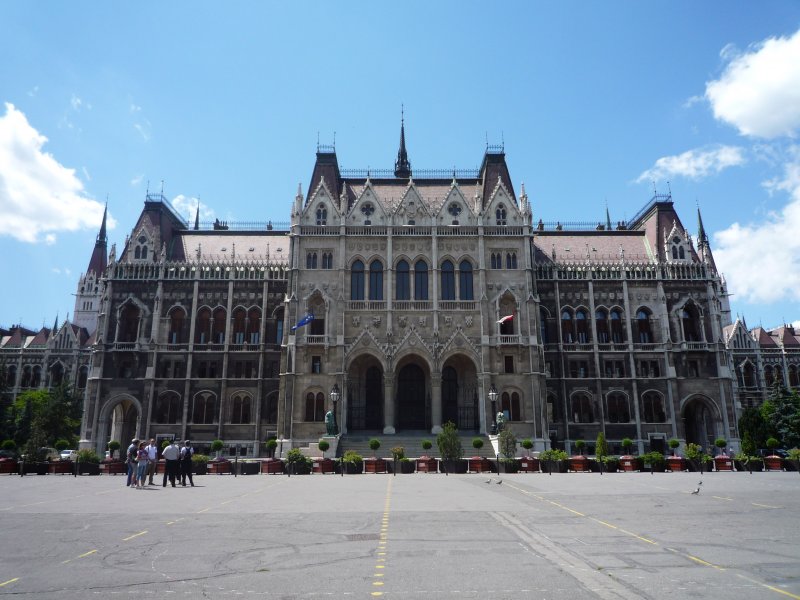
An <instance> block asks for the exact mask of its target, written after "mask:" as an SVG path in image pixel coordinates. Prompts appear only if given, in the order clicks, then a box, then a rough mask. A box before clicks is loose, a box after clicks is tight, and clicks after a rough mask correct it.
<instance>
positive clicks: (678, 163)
mask: <svg viewBox="0 0 800 600" xmlns="http://www.w3.org/2000/svg"><path fill="white" fill-rule="evenodd" d="M744 162H745V158H744V153H743V151H742V149H741V148H738V147H736V146H715V147H713V148H705V149H704V148H695V149H694V150H687V151H686V152H684V153H683V154H678V155H677V156H663V157H661V158H659V159H658V160H657V161H656V162H655V164H654V165H653V166H652V167H651V168H649V169H648V170H646V171H645V172H644V173H642V174H641V175H639V177H638V179H637V180H636V182H637V183H641V182H643V181H651V180H655V181H658V180H663V179H669V178H671V177H686V178H688V179H695V180H696V179H702V178H704V177H708V176H709V175H716V174H717V173H719V172H720V171H722V170H724V169H727V168H728V167H735V166H738V165H741V164H744Z"/></svg>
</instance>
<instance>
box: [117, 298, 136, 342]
mask: <svg viewBox="0 0 800 600" xmlns="http://www.w3.org/2000/svg"><path fill="white" fill-rule="evenodd" d="M139 318H140V312H139V309H138V308H137V307H136V306H135V305H134V304H126V305H125V306H124V307H123V309H122V310H121V311H120V315H119V335H118V337H117V341H118V342H135V341H136V339H137V338H138V336H139Z"/></svg>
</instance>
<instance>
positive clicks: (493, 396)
mask: <svg viewBox="0 0 800 600" xmlns="http://www.w3.org/2000/svg"><path fill="white" fill-rule="evenodd" d="M489 402H490V403H491V405H492V426H491V428H490V429H489V431H490V432H491V434H492V435H496V434H497V419H496V416H497V388H496V387H494V384H492V387H490V388H489Z"/></svg>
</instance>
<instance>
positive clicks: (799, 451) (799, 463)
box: [784, 448, 800, 471]
mask: <svg viewBox="0 0 800 600" xmlns="http://www.w3.org/2000/svg"><path fill="white" fill-rule="evenodd" d="M784 464H785V465H786V470H787V471H788V470H792V471H800V448H792V449H791V450H789V452H788V453H787V455H786V460H785V461H784Z"/></svg>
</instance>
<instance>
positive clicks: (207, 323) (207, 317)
mask: <svg viewBox="0 0 800 600" xmlns="http://www.w3.org/2000/svg"><path fill="white" fill-rule="evenodd" d="M210 336H211V309H209V308H205V307H204V308H201V309H200V310H198V311H197V318H196V319H195V324H194V343H195V344H207V343H208V340H209V338H210Z"/></svg>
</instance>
